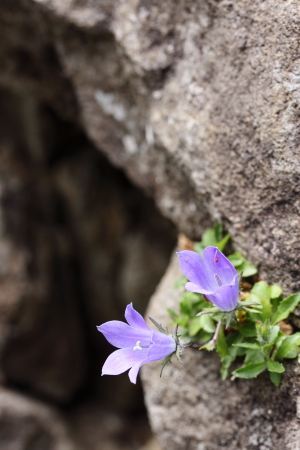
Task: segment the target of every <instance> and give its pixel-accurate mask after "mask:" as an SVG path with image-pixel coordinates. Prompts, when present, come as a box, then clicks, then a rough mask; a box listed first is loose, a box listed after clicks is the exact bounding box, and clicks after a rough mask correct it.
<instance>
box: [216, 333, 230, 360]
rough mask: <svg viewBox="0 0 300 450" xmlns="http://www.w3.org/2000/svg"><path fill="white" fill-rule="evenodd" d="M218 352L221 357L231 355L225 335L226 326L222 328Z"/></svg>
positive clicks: (217, 344)
mask: <svg viewBox="0 0 300 450" xmlns="http://www.w3.org/2000/svg"><path fill="white" fill-rule="evenodd" d="M216 350H217V352H218V353H219V355H220V356H227V355H229V350H228V347H227V343H226V339H225V335H224V326H221V328H220V331H219V334H218V339H217V343H216Z"/></svg>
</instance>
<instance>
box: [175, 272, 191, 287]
mask: <svg viewBox="0 0 300 450" xmlns="http://www.w3.org/2000/svg"><path fill="white" fill-rule="evenodd" d="M187 282H188V279H187V277H186V276H184V275H180V277H179V278H177V280H176V281H175V283H174V289H178V288H180V287H182V286H185V285H186V283H187Z"/></svg>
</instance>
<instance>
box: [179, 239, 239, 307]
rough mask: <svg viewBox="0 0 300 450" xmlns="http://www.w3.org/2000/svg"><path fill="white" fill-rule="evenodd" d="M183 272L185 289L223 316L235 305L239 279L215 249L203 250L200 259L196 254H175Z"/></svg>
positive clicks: (228, 262)
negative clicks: (209, 302) (200, 297)
mask: <svg viewBox="0 0 300 450" xmlns="http://www.w3.org/2000/svg"><path fill="white" fill-rule="evenodd" d="M177 255H178V257H179V264H180V267H181V270H182V272H183V273H184V275H185V276H186V277H187V279H188V280H189V282H188V283H186V285H185V288H186V289H187V290H188V291H190V292H197V293H199V294H203V295H205V297H207V298H208V300H210V301H211V302H212V303H213V304H214V305H215V306H217V307H218V308H220V309H221V310H222V311H224V312H229V311H233V310H234V309H235V308H236V307H237V305H238V296H239V276H238V273H237V271H236V270H235V268H234V267H233V265H232V264H231V262H230V261H229V260H228V259H227V258H226V256H224V255H223V253H222V252H220V250H219V249H218V248H216V247H206V248H205V249H204V251H203V258H202V257H201V256H200V255H199V254H198V253H196V252H193V251H190V250H184V251H182V252H179V253H177Z"/></svg>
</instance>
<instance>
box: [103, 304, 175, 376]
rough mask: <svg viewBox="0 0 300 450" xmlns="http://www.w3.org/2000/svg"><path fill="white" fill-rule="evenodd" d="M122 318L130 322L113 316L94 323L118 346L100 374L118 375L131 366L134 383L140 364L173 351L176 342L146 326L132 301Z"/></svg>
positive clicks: (130, 373) (160, 357)
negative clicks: (114, 318) (112, 318)
mask: <svg viewBox="0 0 300 450" xmlns="http://www.w3.org/2000/svg"><path fill="white" fill-rule="evenodd" d="M125 319H126V320H127V322H128V324H129V325H127V323H124V322H120V321H118V320H112V321H110V322H106V323H104V324H103V325H100V326H99V327H97V329H98V331H100V332H101V333H102V334H103V335H104V336H105V338H106V339H107V340H108V342H109V343H110V344H112V345H114V346H115V347H118V348H119V350H116V351H114V352H113V353H112V354H111V355H109V357H108V358H107V360H106V361H105V363H104V366H103V368H102V375H119V374H120V373H123V372H126V370H128V369H130V371H129V379H130V381H131V382H132V383H136V378H137V375H138V372H139V370H140V367H141V366H142V365H143V364H146V363H148V362H153V361H158V360H160V359H162V358H165V357H166V356H168V355H171V354H172V353H174V352H175V351H176V342H175V339H174V338H173V337H171V336H169V335H167V334H164V333H161V332H159V331H156V330H152V329H151V328H149V327H148V325H147V324H146V322H145V320H144V319H143V317H142V316H141V315H140V314H139V313H138V312H137V311H135V310H134V309H133V306H132V303H130V305H128V306H127V307H126V311H125Z"/></svg>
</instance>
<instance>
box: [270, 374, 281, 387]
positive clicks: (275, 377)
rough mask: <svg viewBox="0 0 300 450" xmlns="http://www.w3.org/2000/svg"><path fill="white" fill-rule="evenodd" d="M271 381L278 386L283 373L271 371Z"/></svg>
mask: <svg viewBox="0 0 300 450" xmlns="http://www.w3.org/2000/svg"><path fill="white" fill-rule="evenodd" d="M269 375H270V378H271V381H272V383H273V384H275V386H276V387H278V386H280V383H281V378H282V374H281V373H277V372H269Z"/></svg>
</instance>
